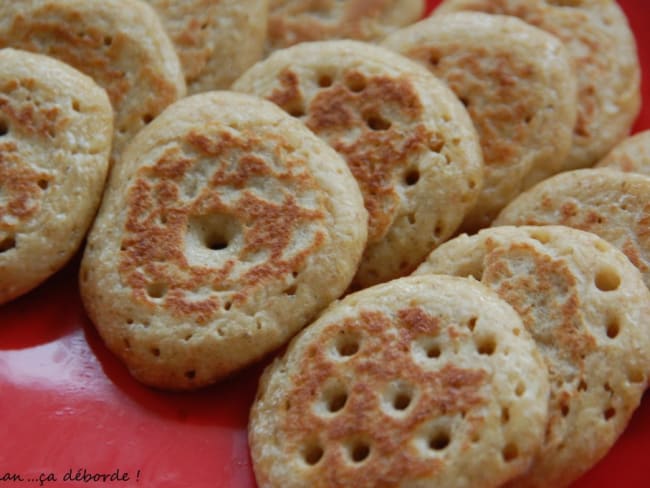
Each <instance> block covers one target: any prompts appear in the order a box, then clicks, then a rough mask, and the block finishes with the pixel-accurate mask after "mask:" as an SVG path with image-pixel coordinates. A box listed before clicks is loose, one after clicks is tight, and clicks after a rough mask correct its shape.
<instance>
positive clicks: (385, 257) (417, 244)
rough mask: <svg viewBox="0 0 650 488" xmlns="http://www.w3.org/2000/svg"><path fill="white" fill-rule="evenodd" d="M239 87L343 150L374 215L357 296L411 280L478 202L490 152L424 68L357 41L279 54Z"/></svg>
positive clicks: (450, 96) (460, 109)
mask: <svg viewBox="0 0 650 488" xmlns="http://www.w3.org/2000/svg"><path fill="white" fill-rule="evenodd" d="M233 89H235V90H239V91H243V92H248V93H253V94H255V95H258V96H261V97H264V98H266V99H268V100H271V101H272V102H274V103H276V104H277V105H279V106H280V107H281V108H283V109H284V110H285V111H287V112H288V113H290V114H292V115H294V116H295V117H298V118H300V119H301V120H302V121H303V122H304V123H305V124H306V125H307V127H308V128H309V129H311V130H312V131H313V132H314V133H315V134H316V135H318V136H320V137H321V138H322V139H323V140H325V141H326V142H327V143H328V144H329V145H330V146H332V147H333V148H334V149H336V150H337V152H338V153H339V154H341V155H342V156H343V157H344V159H345V160H346V161H347V163H348V166H349V167H350V169H351V170H352V174H353V175H354V176H355V178H356V179H357V182H358V183H359V186H360V187H361V191H362V193H363V196H364V201H365V206H366V209H367V210H368V214H369V227H368V245H367V248H366V250H365V253H364V257H363V260H362V262H361V265H360V269H359V271H358V273H357V276H356V277H355V280H354V283H353V288H363V287H367V286H370V285H373V284H376V283H378V282H382V281H387V280H390V279H393V278H396V277H399V276H403V275H405V274H408V273H411V272H412V271H413V270H414V269H415V268H416V267H417V266H418V265H419V264H420V263H421V262H422V260H423V259H424V258H425V257H426V255H427V254H429V252H431V250H432V249H433V248H434V247H435V246H436V245H438V244H440V243H441V242H444V241H445V240H446V239H448V238H449V237H450V236H451V235H452V234H453V233H454V232H455V230H456V229H457V228H458V226H459V225H460V223H461V222H462V220H463V218H464V217H465V215H466V213H467V212H468V211H469V210H470V209H471V207H472V206H473V205H474V202H475V201H476V198H477V197H478V193H479V191H480V189H481V185H482V180H483V163H482V157H481V150H480V147H479V144H478V139H477V136H476V133H475V131H474V128H473V126H472V122H471V120H470V119H469V117H468V116H467V113H466V111H465V110H464V108H463V106H462V105H461V104H460V103H459V102H458V100H457V99H456V97H455V96H454V94H453V93H452V92H451V91H450V90H449V89H448V88H447V87H446V86H444V84H443V83H441V82H440V81H438V80H437V79H436V78H435V77H433V76H432V75H431V74H430V73H428V72H427V70H425V69H423V68H422V67H421V66H419V65H418V64H417V63H414V62H412V61H409V60H408V59H406V58H403V57H402V56H399V55H397V54H395V53H393V52H391V51H388V50H387V49H383V48H380V47H376V46H371V45H367V44H363V43H361V42H357V41H324V42H312V43H304V44H300V45H298V46H294V47H291V48H288V49H285V50H282V51H277V52H275V53H274V54H273V55H272V56H270V57H269V58H267V59H266V60H265V61H263V62H261V63H258V64H257V65H255V66H254V67H253V68H251V69H250V70H249V71H247V72H246V73H245V74H244V75H243V76H242V77H241V78H240V79H239V80H238V81H237V82H235V83H234V84H233Z"/></svg>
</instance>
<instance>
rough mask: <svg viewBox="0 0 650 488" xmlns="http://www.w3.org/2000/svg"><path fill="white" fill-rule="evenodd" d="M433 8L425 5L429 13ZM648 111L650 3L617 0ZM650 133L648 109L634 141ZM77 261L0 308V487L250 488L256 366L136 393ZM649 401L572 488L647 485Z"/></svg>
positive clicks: (139, 389) (638, 487) (140, 389)
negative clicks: (85, 303) (186, 389)
mask: <svg viewBox="0 0 650 488" xmlns="http://www.w3.org/2000/svg"><path fill="white" fill-rule="evenodd" d="M437 3H439V1H437V0H430V1H429V2H428V10H427V12H429V11H430V10H431V9H432V8H433V7H434V5H436V4H437ZM619 3H620V4H621V5H622V7H623V8H624V10H625V11H626V13H627V15H628V17H629V19H630V22H631V24H632V28H633V29H634V31H635V33H636V35H637V41H638V47H639V54H640V57H641V63H642V65H643V67H644V75H645V76H644V84H643V94H644V99H645V100H647V101H650V82H649V81H648V80H647V78H648V77H650V30H648V29H647V22H648V20H650V2H648V0H621V1H620V2H619ZM647 128H650V103H646V106H645V108H644V110H643V112H642V113H641V115H640V117H639V120H638V121H637V123H636V125H635V131H639V130H643V129H647ZM77 268H78V262H77V261H75V262H73V263H71V264H70V265H69V266H68V267H67V268H66V269H64V270H63V271H62V272H60V273H59V274H57V275H56V276H54V277H53V278H52V279H50V280H48V282H47V283H45V284H44V285H43V286H41V287H40V288H38V289H37V290H35V291H34V292H32V293H30V294H29V295H27V296H24V297H23V298H21V299H19V300H16V301H14V302H13V303H11V304H8V305H5V306H4V307H0V419H1V420H0V486H21V485H26V486H49V487H55V486H147V487H149V486H151V487H160V488H167V487H169V488H171V487H179V488H180V487H196V488H202V487H237V488H240V487H241V488H248V487H251V488H253V487H255V481H254V478H253V474H252V470H251V464H250V458H249V456H248V446H247V443H246V423H247V419H248V409H249V406H250V404H251V401H252V399H253V396H254V393H255V388H256V384H257V378H258V376H259V373H260V371H261V366H257V367H254V368H251V369H250V370H248V371H245V372H243V373H241V374H239V375H237V376H235V377H233V378H231V379H230V380H228V381H226V382H223V383H221V384H219V385H217V386H214V387H212V388H208V389H206V390H204V391H201V392H198V393H191V394H170V393H162V392H158V391H154V390H151V389H148V388H145V387H143V386H140V385H139V384H138V383H137V382H135V381H134V380H133V379H132V378H131V377H130V376H129V374H128V372H127V371H126V369H125V368H124V367H123V366H122V365H121V364H120V363H119V362H118V361H117V360H116V359H115V358H114V357H113V356H112V355H111V354H110V353H109V352H108V351H107V350H106V348H105V347H104V346H103V344H102V343H101V340H100V339H99V337H98V335H97V333H96V332H95V330H94V329H93V327H92V324H91V323H90V322H89V320H88V318H87V317H86V316H85V314H84V312H83V308H82V306H81V302H80V299H79V294H78V289H77V280H76V274H77ZM649 455H650V395H646V397H645V400H644V402H643V403H642V405H641V407H640V408H639V410H638V411H637V412H636V414H635V415H634V418H633V419H632V422H631V423H630V425H629V427H628V429H627V430H626V432H625V433H624V434H623V436H622V437H621V438H620V439H619V441H618V443H617V444H616V445H615V446H614V448H613V449H612V450H611V451H610V453H609V455H608V456H607V457H606V458H605V459H603V460H602V461H601V462H600V463H599V464H598V465H597V466H596V467H595V468H593V469H592V471H590V472H589V473H587V475H586V476H585V477H584V478H583V479H582V480H580V481H579V482H578V483H576V484H575V485H574V488H586V487H589V488H599V487H608V488H609V487H611V486H616V487H627V488H642V487H643V488H646V487H649V486H650V470H649V469H648V468H647V466H646V464H645V459H646V458H647V457H648V456H649Z"/></svg>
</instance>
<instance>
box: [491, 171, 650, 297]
mask: <svg viewBox="0 0 650 488" xmlns="http://www.w3.org/2000/svg"><path fill="white" fill-rule="evenodd" d="M552 224H555V225H566V226H568V227H574V228H576V229H580V230H584V231H588V232H593V233H594V234H596V235H599V236H600V237H602V238H603V239H605V240H606V241H608V242H610V243H611V244H613V245H614V246H616V247H617V248H618V249H619V250H621V251H622V252H623V253H624V254H625V255H626V256H627V257H628V258H629V260H630V261H632V263H633V264H634V265H635V266H636V267H637V268H639V270H640V271H641V273H642V274H643V279H644V281H645V283H646V285H648V286H650V233H649V232H648V226H649V225H650V177H648V176H645V175H640V174H636V173H623V172H620V171H616V170H613V169H607V168H602V169H581V170H574V171H567V172H565V173H560V174H559V175H556V176H554V177H553V178H549V179H547V180H545V181H542V182H541V183H539V184H538V185H537V186H535V187H533V188H531V189H530V190H528V191H527V192H525V193H522V194H521V195H519V197H517V198H516V199H515V200H513V201H512V202H510V204H509V205H508V206H507V207H506V208H504V209H503V211H502V212H501V214H500V215H499V217H498V218H497V219H496V220H495V222H494V225H552Z"/></svg>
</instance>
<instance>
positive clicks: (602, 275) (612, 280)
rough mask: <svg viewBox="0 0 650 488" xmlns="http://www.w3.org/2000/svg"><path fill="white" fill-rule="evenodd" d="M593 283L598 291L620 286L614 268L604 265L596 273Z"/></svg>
mask: <svg viewBox="0 0 650 488" xmlns="http://www.w3.org/2000/svg"><path fill="white" fill-rule="evenodd" d="M595 283H596V288H598V289H599V290H600V291H614V290H616V289H618V287H619V286H621V277H620V276H619V274H618V273H617V272H616V270H615V269H614V268H611V267H605V268H601V269H599V270H598V272H597V273H596V279H595Z"/></svg>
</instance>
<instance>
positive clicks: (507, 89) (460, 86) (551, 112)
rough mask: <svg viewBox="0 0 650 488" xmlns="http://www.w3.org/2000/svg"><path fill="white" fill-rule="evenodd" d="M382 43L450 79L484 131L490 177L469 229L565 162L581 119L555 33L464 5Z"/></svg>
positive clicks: (470, 217) (481, 134)
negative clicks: (577, 117) (466, 9)
mask: <svg viewBox="0 0 650 488" xmlns="http://www.w3.org/2000/svg"><path fill="white" fill-rule="evenodd" d="M383 45H384V46H386V47H388V48H390V49H393V50H395V51H397V52H399V53H402V54H404V55H406V56H408V57H410V58H413V59H414V60H416V61H418V62H419V63H421V64H422V65H424V66H426V67H427V68H428V69H429V70H430V71H432V72H433V73H434V74H435V75H437V76H439V77H440V78H441V79H443V80H444V81H446V82H447V84H448V85H449V87H450V88H451V89H452V90H453V91H454V93H455V94H456V95H457V96H458V97H459V98H460V99H461V100H462V101H463V103H465V105H466V106H467V109H468V111H469V114H470V117H471V118H472V121H473V122H474V125H475V127H476V129H477V131H478V134H479V138H480V141H481V147H482V149H483V157H484V159H485V182H484V185H483V190H482V193H481V195H480V196H479V199H478V202H477V203H476V206H475V208H474V210H473V211H472V212H471V213H470V214H469V215H468V216H467V217H466V219H465V221H464V223H463V225H462V229H463V230H465V231H474V230H476V229H479V228H482V227H486V226H488V225H489V223H490V222H491V220H492V219H493V218H494V217H495V216H496V214H497V213H498V212H499V210H500V209H501V208H503V206H505V205H506V204H507V203H508V202H509V201H510V200H511V199H512V198H514V197H515V196H516V195H517V194H519V193H520V192H521V191H522V190H523V189H524V188H525V187H526V186H529V185H531V184H532V183H534V182H535V181H538V180H540V179H542V178H543V177H545V176H548V175H549V174H553V173H554V172H557V171H558V170H559V169H560V163H561V162H562V160H563V159H564V158H565V156H566V155H567V153H568V151H569V147H570V144H571V130H572V128H573V125H574V123H575V115H576V111H575V110H576V108H575V103H576V101H575V78H574V76H573V74H572V72H571V66H570V64H569V59H568V57H567V54H566V50H565V49H564V47H563V46H562V45H561V43H560V42H559V41H558V40H557V39H555V38H554V37H553V36H550V35H549V34H546V33H545V32H543V31H540V30H539V29H535V28H534V27H531V26H529V25H528V24H526V23H524V22H522V21H520V20H518V19H515V18H512V17H505V16H489V15H486V14H481V13H470V12H462V13H457V14H449V15H447V16H442V15H438V16H434V17H430V18H428V19H425V20H423V21H421V22H418V23H417V24H415V25H413V26H410V27H407V28H405V29H401V30H399V31H397V32H395V33H393V34H391V35H390V36H388V38H386V40H385V41H384V42H383Z"/></svg>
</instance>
